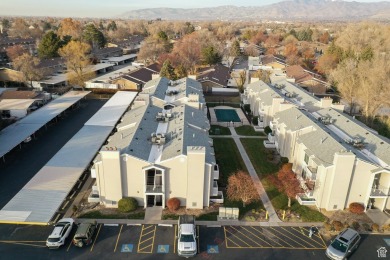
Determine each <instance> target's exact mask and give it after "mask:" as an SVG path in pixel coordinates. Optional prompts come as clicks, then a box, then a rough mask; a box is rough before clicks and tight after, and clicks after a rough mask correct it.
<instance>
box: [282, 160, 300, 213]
mask: <svg viewBox="0 0 390 260" xmlns="http://www.w3.org/2000/svg"><path fill="white" fill-rule="evenodd" d="M277 178H278V180H279V182H280V184H281V185H280V186H279V187H278V188H279V190H280V191H282V192H284V193H286V195H287V197H288V207H291V198H295V196H296V195H297V194H298V193H301V192H302V188H301V186H300V184H299V181H298V179H297V178H296V177H295V174H294V172H293V171H292V163H286V164H284V165H283V166H282V168H281V169H280V170H279V172H278V174H277Z"/></svg>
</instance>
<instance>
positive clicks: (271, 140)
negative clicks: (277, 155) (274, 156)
mask: <svg viewBox="0 0 390 260" xmlns="http://www.w3.org/2000/svg"><path fill="white" fill-rule="evenodd" d="M268 141H269V142H270V143H275V135H274V134H273V133H269V134H268Z"/></svg>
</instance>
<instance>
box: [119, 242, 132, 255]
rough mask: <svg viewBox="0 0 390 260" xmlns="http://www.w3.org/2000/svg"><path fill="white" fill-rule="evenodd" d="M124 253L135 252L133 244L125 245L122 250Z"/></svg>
mask: <svg viewBox="0 0 390 260" xmlns="http://www.w3.org/2000/svg"><path fill="white" fill-rule="evenodd" d="M121 252H122V253H131V252H133V244H123V245H122V248H121Z"/></svg>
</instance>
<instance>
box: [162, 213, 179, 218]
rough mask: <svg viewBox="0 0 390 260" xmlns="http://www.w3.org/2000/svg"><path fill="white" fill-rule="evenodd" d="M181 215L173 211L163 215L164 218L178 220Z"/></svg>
mask: <svg viewBox="0 0 390 260" xmlns="http://www.w3.org/2000/svg"><path fill="white" fill-rule="evenodd" d="M178 219H179V215H177V214H174V213H171V214H165V215H163V216H162V220H178Z"/></svg>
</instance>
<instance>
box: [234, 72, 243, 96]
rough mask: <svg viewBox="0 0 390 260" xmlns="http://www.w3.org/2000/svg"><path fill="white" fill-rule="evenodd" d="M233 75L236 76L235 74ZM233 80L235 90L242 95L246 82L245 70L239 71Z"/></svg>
mask: <svg viewBox="0 0 390 260" xmlns="http://www.w3.org/2000/svg"><path fill="white" fill-rule="evenodd" d="M235 75H237V74H236V73H235ZM234 80H235V81H236V84H237V88H238V90H239V91H240V93H244V85H245V81H246V70H241V71H240V72H238V75H237V76H234Z"/></svg>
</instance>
